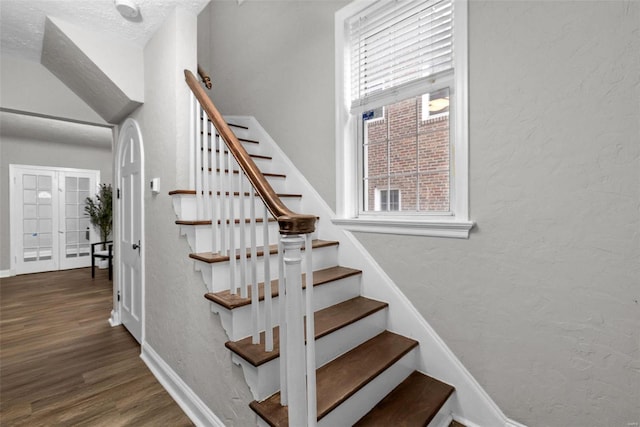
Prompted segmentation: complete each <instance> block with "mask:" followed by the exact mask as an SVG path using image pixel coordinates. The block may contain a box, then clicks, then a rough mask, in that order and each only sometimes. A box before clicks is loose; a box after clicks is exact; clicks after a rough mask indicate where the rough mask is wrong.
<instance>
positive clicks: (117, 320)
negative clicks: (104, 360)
mask: <svg viewBox="0 0 640 427" xmlns="http://www.w3.org/2000/svg"><path fill="white" fill-rule="evenodd" d="M127 126H132V127H133V129H134V131H135V132H136V133H137V135H138V138H136V140H137V141H138V143H139V147H138V148H139V150H140V151H139V152H140V229H141V233H140V246H141V252H140V281H141V284H140V286H141V289H140V295H141V325H140V326H141V337H140V345H141V346H142V344H143V343H144V342H145V319H146V310H145V306H146V304H145V302H146V301H145V299H146V296H145V293H146V292H145V288H146V279H145V265H146V262H145V253H146V247H147V245H146V242H145V240H146V239H145V215H144V212H145V209H144V189H145V185H144V183H145V175H144V143H143V140H142V132H141V131H140V125H139V124H138V122H137V121H136V120H135V119H132V118H131V117H129V118H127V119H126V120H125V121H124V122H123V123H122V124H121V125H120V126H118V138H117V147H116V155H115V156H114V162H115V165H114V172H115V173H114V176H115V180H114V183H115V185H114V187H115V191H116V198H114V202H115V206H114V207H115V209H114V242H113V244H114V252H115V254H114V260H113V261H114V265H115V272H116V274H115V275H114V278H113V279H114V280H113V309H112V310H111V317H109V324H110V325H111V326H118V325H121V324H122V316H121V302H120V301H119V299H118V295H119V293H120V291H121V287H122V286H121V285H122V279H121V276H120V275H121V272H122V271H123V269H122V267H121V263H122V258H121V254H122V248H121V247H120V246H121V241H122V224H121V221H122V218H121V217H120V203H121V200H122V199H120V198H119V197H117V192H118V189H119V188H120V181H121V179H122V169H121V167H120V165H121V164H122V162H121V160H122V156H123V155H124V149H123V147H124V136H125V132H124V129H125V128H126V127H127Z"/></svg>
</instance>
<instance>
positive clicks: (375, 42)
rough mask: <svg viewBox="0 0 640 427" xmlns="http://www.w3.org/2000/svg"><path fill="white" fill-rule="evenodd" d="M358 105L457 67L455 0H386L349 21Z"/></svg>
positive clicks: (354, 101)
mask: <svg viewBox="0 0 640 427" xmlns="http://www.w3.org/2000/svg"><path fill="white" fill-rule="evenodd" d="M347 31H348V33H349V40H350V49H351V88H352V90H351V101H352V108H353V107H355V106H358V105H364V104H366V103H367V98H368V97H370V96H371V95H373V94H379V93H380V92H382V91H385V90H388V89H393V88H397V87H399V86H401V85H403V84H405V83H409V82H412V81H415V80H418V79H421V78H425V77H429V76H432V75H434V74H436V73H441V72H444V71H447V70H452V69H453V37H452V36H453V0H391V1H388V0H380V1H378V2H376V3H374V4H373V5H371V6H370V7H369V8H367V9H366V10H364V11H363V13H361V14H359V15H356V16H354V17H353V18H351V19H350V20H349V21H348V23H347Z"/></svg>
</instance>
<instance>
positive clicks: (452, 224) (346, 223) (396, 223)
mask: <svg viewBox="0 0 640 427" xmlns="http://www.w3.org/2000/svg"><path fill="white" fill-rule="evenodd" d="M331 222H333V223H334V224H336V225H340V226H343V227H344V228H346V229H347V230H349V231H360V232H365V233H381V234H407V235H412V236H431V237H453V238H457V239H468V238H469V232H470V230H471V229H472V228H473V226H474V225H475V223H474V222H472V221H428V220H402V219H389V218H388V217H386V218H371V217H366V218H365V217H360V218H333V219H332V220H331Z"/></svg>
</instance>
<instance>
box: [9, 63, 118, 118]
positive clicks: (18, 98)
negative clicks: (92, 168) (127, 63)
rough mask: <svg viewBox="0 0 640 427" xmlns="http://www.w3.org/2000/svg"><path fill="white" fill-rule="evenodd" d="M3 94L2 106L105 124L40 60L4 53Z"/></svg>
mask: <svg viewBox="0 0 640 427" xmlns="http://www.w3.org/2000/svg"><path fill="white" fill-rule="evenodd" d="M0 93H2V97H1V98H0V105H1V106H2V108H7V109H11V110H19V111H26V112H29V113H37V114H42V115H45V116H52V117H60V118H64V119H71V120H80V121H84V122H90V123H100V124H106V122H105V121H104V120H102V118H101V117H100V116H99V115H98V114H97V113H96V112H95V111H93V110H92V109H91V108H89V106H88V105H87V104H86V103H85V102H84V101H83V100H82V99H80V98H79V97H78V95H76V94H75V93H73V92H71V90H70V89H69V88H68V87H66V86H65V85H64V84H63V83H62V82H61V81H60V80H58V78H57V77H56V76H54V75H53V74H51V72H50V71H49V70H47V69H46V68H44V66H42V65H41V64H40V62H34V61H27V60H23V59H18V58H14V57H11V56H7V55H2V58H1V59H0Z"/></svg>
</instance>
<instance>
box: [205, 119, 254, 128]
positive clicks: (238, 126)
mask: <svg viewBox="0 0 640 427" xmlns="http://www.w3.org/2000/svg"><path fill="white" fill-rule="evenodd" d="M209 123H211V120H209ZM227 126H229V127H232V128H238V129H249V128H248V127H246V126H242V125H236V124H233V123H227Z"/></svg>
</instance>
